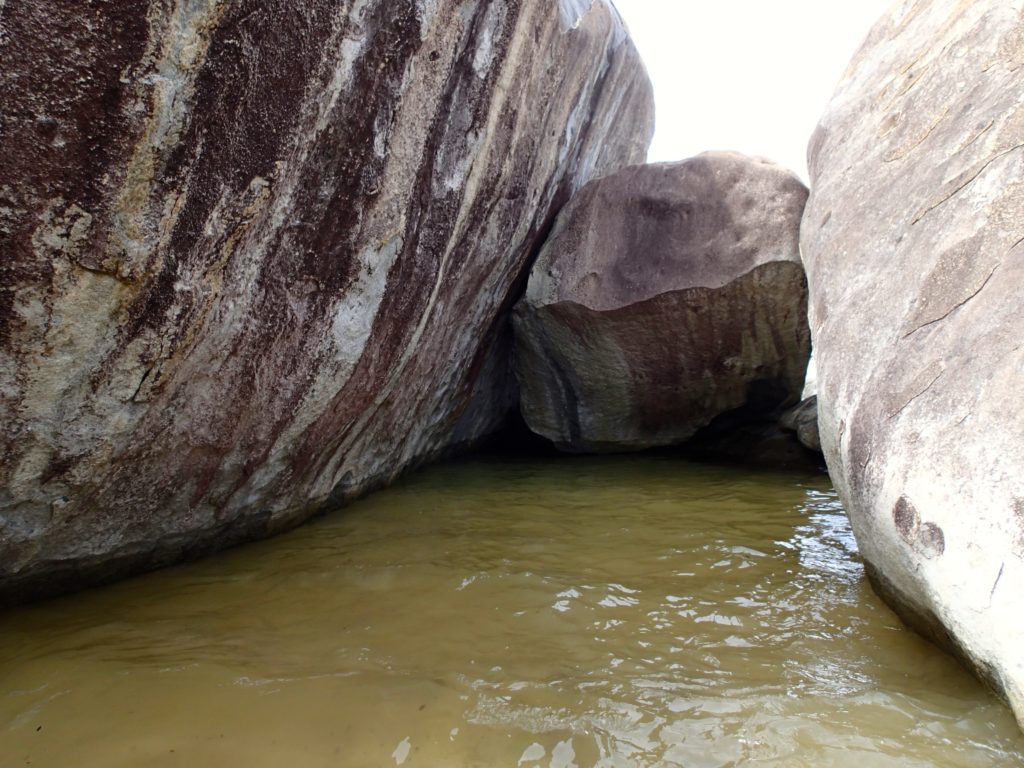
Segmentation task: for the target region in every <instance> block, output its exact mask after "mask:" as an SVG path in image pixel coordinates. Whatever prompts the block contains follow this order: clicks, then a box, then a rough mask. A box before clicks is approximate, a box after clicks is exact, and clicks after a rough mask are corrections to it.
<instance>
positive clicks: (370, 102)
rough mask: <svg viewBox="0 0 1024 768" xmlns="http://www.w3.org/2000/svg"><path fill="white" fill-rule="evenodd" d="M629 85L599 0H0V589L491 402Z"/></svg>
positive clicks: (386, 468)
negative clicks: (570, 208) (528, 289)
mask: <svg viewBox="0 0 1024 768" xmlns="http://www.w3.org/2000/svg"><path fill="white" fill-rule="evenodd" d="M652 113H653V108H652V97H651V91H650V85H649V83H648V81H647V77H646V74H645V72H644V70H643V66H642V64H641V63H640V61H639V59H638V57H637V54H636V51H635V49H634V48H633V46H632V44H631V43H630V42H629V41H628V39H627V38H626V35H625V31H624V29H623V27H622V24H621V21H620V20H619V18H618V16H617V14H616V13H615V12H614V10H613V9H612V8H611V7H610V6H609V5H608V4H607V3H606V2H604V0H596V1H595V2H559V3H551V2H549V1H548V0H504V1H502V0H476V1H473V0H468V1H467V2H455V0H347V1H346V0H287V2H285V1H284V0H281V1H280V2H278V1H275V0H272V1H270V2H263V1H261V2H256V1H255V0H162V1H158V0H121V1H119V2H106V1H104V0H81V2H75V3H53V2H48V1H47V0H20V1H19V2H5V1H4V0H0V120H2V124H0V146H2V153H3V158H2V162H0V273H2V280H0V600H2V601H17V600H24V599H29V598H31V597H34V596H38V595H42V594H48V593H54V592H58V591H62V590H66V589H71V588H76V587H80V586H84V585H86V584H89V583H92V582H95V581H98V580H104V579H109V578H113V577H116V576H118V575H122V574H125V573H129V572H133V571H136V570H141V569H146V568H151V567H156V566H158V565H161V564H164V563H168V562H172V561H174V560H177V559H181V558H183V557H190V556H194V555H196V554H198V553H201V552H203V551H207V550H211V549H216V548H220V547H224V546H227V545H229V544H231V543H234V542H237V541H240V540H245V539H251V538H258V537H261V536H266V535H269V534H272V533H274V532H276V531H280V530H282V529H285V528H288V527H290V526H293V525H295V524H297V523H299V522H301V521H302V520H304V519H306V518H307V517H309V516H310V515H312V514H314V513H315V512H317V511H318V510H320V509H322V508H324V506H325V505H333V504H336V503H340V502H342V501H344V500H345V499H347V498H350V497H352V496H353V495H356V494H359V493H361V492H364V491H365V490H367V489H369V488H371V487H373V486H375V485H378V484H380V483H383V482H387V481H388V480H390V479H392V478H394V477H395V475H396V474H397V473H399V472H400V471H402V470H403V469H405V468H407V467H409V466H411V465H414V464H416V463H418V462H421V461H423V460H425V459H427V458H429V457H432V456H435V455H437V454H439V453H441V452H443V451H445V450H448V449H450V448H451V447H453V446H457V445H460V444H465V443H469V442H472V441H473V440H475V439H477V438H479V437H480V436H482V435H485V434H487V433H489V432H491V431H493V430H494V429H495V428H496V427H497V426H498V425H499V424H500V423H501V420H502V418H503V416H504V414H505V411H506V408H507V406H508V404H509V402H510V400H511V399H512V397H514V392H513V391H512V387H510V386H509V383H508V382H509V381H510V374H509V371H508V370H507V351H508V347H509V335H510V333H509V331H508V328H507V325H508V323H507V317H506V315H507V309H508V307H509V305H510V304H511V302H512V301H513V299H514V296H513V292H514V290H515V288H516V285H517V281H518V282H519V283H520V285H521V282H522V273H523V272H524V271H525V269H526V268H527V267H528V261H529V259H530V257H531V256H532V255H533V254H534V253H536V250H537V249H538V248H539V244H540V242H541V240H542V239H543V237H544V236H545V234H546V231H547V229H548V228H549V227H550V222H551V220H552V218H553V216H554V214H555V212H556V211H557V209H558V208H559V207H560V206H561V205H562V204H563V203H564V201H565V200H567V199H568V197H569V196H570V195H571V193H572V192H573V191H574V190H575V189H576V188H577V187H578V186H580V185H581V184H582V183H583V182H585V181H586V180H588V179H589V178H591V177H594V176H595V175H600V174H602V173H605V172H607V171H609V170H613V169H615V168H617V167H619V166H622V165H625V164H627V163H631V162H638V161H640V160H642V158H643V156H644V153H645V151H646V147H647V144H648V142H649V140H650V136H651V132H652V124H653V114H652Z"/></svg>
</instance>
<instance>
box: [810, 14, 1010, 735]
mask: <svg viewBox="0 0 1024 768" xmlns="http://www.w3.org/2000/svg"><path fill="white" fill-rule="evenodd" d="M1022 74H1024V0H971V2H938V1H932V0H918V2H910V1H909V0H908V1H907V2H904V3H896V4H895V5H894V7H893V9H892V10H891V12H890V13H889V14H888V15H887V16H886V17H885V18H884V19H882V20H881V21H880V22H879V24H878V25H877V26H876V27H875V29H874V30H873V31H872V33H871V34H870V36H869V37H868V39H867V41H866V42H865V44H864V46H863V48H862V49H861V51H860V52H859V53H858V54H857V56H856V57H855V59H854V61H853V63H852V64H851V65H850V67H849V69H848V70H847V73H846V75H845V77H844V78H843V81H842V82H841V83H840V85H839V89H838V91H837V93H836V95H835V97H834V98H833V101H832V103H831V105H830V107H829V109H828V111H827V112H826V114H825V116H824V118H823V120H822V122H821V124H820V126H819V127H818V130H817V133H816V134H815V136H814V138H813V139H812V142H811V148H810V160H811V162H810V167H811V190H812V191H811V197H810V200H809V202H808V205H807V211H806V214H805V216H804V220H803V226H802V236H801V245H802V249H803V254H804V260H805V263H806V265H807V271H808V278H809V281H810V289H811V300H810V316H811V327H812V332H813V335H814V346H815V350H816V354H817V364H818V406H819V412H818V418H819V427H820V430H821V443H822V447H823V449H824V453H825V458H826V461H827V462H828V465H829V469H830V471H831V474H832V478H833V480H834V481H835V483H836V486H837V488H838V490H839V492H840V494H841V496H842V499H843V502H844V504H845V505H846V508H847V510H848V512H849V514H850V519H851V521H852V523H853V528H854V532H855V533H856V536H857V541H858V543H859V546H860V550H861V553H862V555H863V557H864V559H865V561H866V563H867V566H868V573H869V575H870V576H871V578H872V581H873V582H874V585H875V587H876V589H877V590H878V592H879V593H880V594H881V595H882V596H883V597H885V598H886V599H887V600H888V601H889V602H890V603H891V604H892V605H893V607H894V608H895V609H896V610H897V611H898V612H899V613H900V614H901V615H902V616H903V617H904V618H906V619H907V620H908V622H909V623H911V624H913V625H914V626H915V627H917V628H918V629H920V630H921V631H923V632H924V633H925V634H927V635H929V636H930V637H932V638H933V639H935V640H936V641H938V642H939V643H940V644H943V645H945V646H946V647H948V648H951V649H952V650H954V651H955V652H956V653H957V654H958V655H959V656H960V657H961V658H962V659H963V660H965V661H966V662H967V663H968V665H969V666H970V667H972V668H973V669H974V670H975V671H976V672H977V673H978V674H979V675H980V676H981V677H983V678H985V679H986V680H987V681H988V682H990V683H991V684H992V685H993V686H994V687H995V688H996V689H998V690H1001V691H1002V692H1004V693H1005V695H1006V697H1007V698H1008V699H1009V701H1010V703H1011V704H1012V705H1013V708H1014V711H1015V712H1016V715H1017V719H1018V721H1019V722H1022V723H1024V653H1022V649H1024V408H1022V393H1024V311H1022V308H1024V300H1022V299H1024V293H1022V286H1024V247H1022V246H1024V88H1022V87H1021V83H1022V80H1021V78H1022Z"/></svg>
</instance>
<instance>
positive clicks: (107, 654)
mask: <svg viewBox="0 0 1024 768" xmlns="http://www.w3.org/2000/svg"><path fill="white" fill-rule="evenodd" d="M1022 756H1024V738H1022V737H1021V735H1020V733H1019V731H1018V730H1017V727H1016V725H1015V724H1014V722H1013V719H1012V716H1011V715H1010V713H1009V711H1008V709H1007V708H1006V707H1005V706H1003V705H1002V704H1001V703H1000V702H998V701H997V700H996V699H994V698H993V697H992V696H991V695H989V694H988V693H987V692H986V691H985V690H983V689H982V688H981V687H980V686H979V685H978V684H977V683H975V682H974V680H973V679H971V678H970V677H968V676H967V675H966V674H965V673H964V672H962V671H961V670H960V669H959V668H958V667H957V666H956V665H955V664H954V663H953V662H952V661H951V660H950V659H948V658H947V657H946V656H945V655H943V654H942V653H940V652H938V651H937V650H935V649H934V648H932V647H931V646H930V645H928V644H927V643H925V642H924V641H922V640H920V639H919V638H918V637H916V636H915V635H914V634H912V633H911V632H909V631H907V630H905V629H904V628H903V627H902V625H901V624H900V623H899V621H898V620H897V619H896V618H895V617H894V616H893V615H892V614H891V613H890V612H889V610H888V609H887V608H885V607H884V606H883V605H882V604H881V603H880V602H879V601H878V599H877V598H876V597H875V596H874V594H873V593H872V592H871V590H870V588H869V586H868V585H867V582H866V581H865V578H864V575H863V570H862V568H861V565H860V563H859V562H858V560H857V557H856V552H855V544H854V541H853V537H852V535H851V533H850V529H849V526H848V523H847V521H846V519H845V517H844V515H843V513H842V510H841V507H840V506H839V503H838V501H837V500H836V497H835V494H834V493H833V491H832V490H831V488H830V487H829V486H828V484H827V481H825V480H823V479H822V478H818V477H805V476H794V475H778V474H750V473H745V472H741V471H737V470H727V469H720V468H709V467H704V466H697V465H689V464H683V463H680V462H679V461H678V460H673V459H670V458H664V457H657V458H612V459H555V460H544V461H536V462H522V461H511V460H500V459H492V460H474V461H468V462H460V463H454V464H449V465H445V466H441V467H435V468H433V469H430V470H428V471H425V472H422V473H420V474H417V475H415V476H413V477H411V478H409V479H408V480H406V481H405V482H403V483H401V484H399V485H398V486H396V487H394V488H391V489H390V490H386V491H383V492H380V493H378V494H375V495H373V496H371V497H370V498H368V499H366V500H364V501H362V502H359V503H358V504H355V505H353V506H351V507H349V508H348V509H346V510H343V511H341V512H339V513H336V514H334V515H332V516H329V517H327V518H324V519H321V520H319V521H317V522H316V523H314V524H312V525H309V526H307V527H305V528H303V529H300V530H298V531H295V532H293V533H291V534H288V535H286V536H282V537H280V538H277V539H275V540H273V541H269V542H263V543H260V544H256V545H252V546H249V547H244V548H241V549H237V550H234V551H232V552H228V553H226V554H224V555H221V556H219V557H216V558H213V559H210V560H206V561H203V562H200V563H197V564H193V565H189V566H184V567H179V568H175V569H171V570H167V571H163V572H160V573H156V574H152V575H150V576H146V577H143V578H139V579H135V580H132V581H129V582H125V583H122V584H119V585H116V586H114V587H110V588H106V589H102V590H96V591H93V592H90V593H86V594H82V595H77V596H73V597H70V598H66V599H63V600H60V601H54V602H50V603H46V604H43V605H40V606H36V607H33V608H30V609H26V610H21V611H16V612H12V613H8V614H7V615H5V616H2V617H0V765H3V766H8V765H10V766H22V765H35V766H72V765H73V766H77V767H81V768H87V767H88V766H104V768H109V767H111V766H141V765H145V766H189V767H190V768H191V767H193V766H217V767H218V768H220V767H221V766H254V767H257V768H259V767H262V766H289V767H290V768H291V767H295V768H305V767H307V766H334V767H338V766H341V767H344V768H347V767H349V766H388V765H396V764H397V765H406V766H430V767H432V768H436V767H438V766H519V765H522V766H544V767H545V768H548V767H551V768H566V767H567V766H571V765H578V766H581V768H582V767H583V766H594V765H601V766H686V767H687V768H711V767H712V766H742V765H758V766H761V765H765V766H787V767H790V766H814V767H815V768H818V767H821V766H855V767H856V768H869V767H870V768H879V767H885V766H899V767H900V768H912V767H914V766H942V767H943V768H946V767H947V766H949V767H953V766H1013V765H1019V764H1022V763H1024V760H1022Z"/></svg>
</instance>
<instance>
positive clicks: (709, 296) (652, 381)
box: [515, 153, 810, 451]
mask: <svg viewBox="0 0 1024 768" xmlns="http://www.w3.org/2000/svg"><path fill="white" fill-rule="evenodd" d="M806 195H807V190H806V189H805V187H804V186H803V184H801V182H800V181H799V179H797V178H796V176H794V175H793V174H791V173H789V172H787V171H785V170H783V169H782V168H780V167H778V166H776V165H774V164H772V163H768V162H767V161H762V160H755V159H751V158H746V157H743V156H741V155H735V154H728V153H709V154H705V155H700V156H698V157H696V158H693V159H690V160H687V161H685V162H682V163H671V164H663V165H650V166H638V167H633V168H627V169H625V170H623V171H620V172H618V173H616V174H614V175H612V176H608V177H606V178H604V179H600V180H598V181H595V182H592V183H590V184H588V185H587V186H586V187H584V188H583V189H582V190H581V191H580V192H579V193H578V194H577V196H576V197H575V198H574V199H573V201H572V202H571V203H570V204H569V206H567V208H566V210H564V211H563V212H562V214H561V215H560V216H559V218H558V222H557V224H556V227H555V231H554V233H553V234H552V238H551V240H550V241H549V242H548V243H547V244H546V245H545V247H544V250H543V251H542V252H541V255H540V258H539V259H538V261H537V263H536V264H535V265H534V267H533V270H532V272H531V274H530V282H529V286H528V288H527V292H526V296H525V297H524V298H523V300H522V301H520V302H519V304H518V305H517V306H516V310H515V327H516V358H517V362H516V372H517V374H518V377H519V382H520V388H521V393H522V395H521V408H522V412H523V415H524V417H525V419H526V422H527V424H529V426H530V427H531V429H533V430H534V431H535V432H536V433H537V434H539V435H542V436H544V437H546V438H548V439H549V440H551V441H552V442H553V443H555V444H556V445H557V446H558V447H560V448H562V449H565V450H570V451H617V450H634V449H641V448H648V447H652V446H661V445H669V444H672V443H678V442H681V441H683V440H685V439H686V438H688V437H690V436H691V435H693V434H694V433H695V432H696V431H697V430H698V429H700V428H701V427H703V426H705V425H706V424H708V423H709V422H711V420H712V419H714V418H715V417H716V416H719V415H720V414H722V413H725V412H728V411H730V410H733V409H736V408H740V407H743V406H747V407H750V408H751V415H752V416H756V415H758V414H763V413H765V412H771V411H773V410H774V409H776V408H778V407H779V406H780V405H782V404H784V403H792V402H795V401H796V398H797V397H798V396H799V393H800V391H801V388H802V387H803V382H804V372H805V369H806V366H807V359H808V356H809V352H810V348H809V344H810V341H809V338H810V335H809V332H808V329H807V321H806V283H805V280H804V274H803V268H802V266H801V264H800V260H799V251H798V248H797V237H798V234H797V229H798V225H799V220H800V214H801V212H802V210H803V205H804V201H805V200H806Z"/></svg>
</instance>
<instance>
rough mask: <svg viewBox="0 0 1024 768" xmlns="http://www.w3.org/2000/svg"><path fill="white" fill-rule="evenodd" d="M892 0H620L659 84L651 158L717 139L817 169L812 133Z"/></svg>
mask: <svg viewBox="0 0 1024 768" xmlns="http://www.w3.org/2000/svg"><path fill="white" fill-rule="evenodd" d="M890 2H891V0H614V3H615V6H616V7H617V8H618V9H619V12H620V13H621V14H622V17H623V18H624V19H625V20H626V23H627V24H628V25H629V29H630V33H631V35H632V37H633V40H634V42H635V43H636V46H637V48H639V50H640V55H641V56H642V57H643V59H644V63H645V64H646V65H647V71H648V73H649V74H650V76H651V82H652V83H653V84H654V97H655V102H656V111H657V115H658V116H657V129H656V132H655V135H654V143H653V144H652V145H651V151H650V156H649V158H648V159H649V160H650V161H651V162H659V161H663V160H681V159H683V158H686V157H690V156H692V155H696V154H698V153H700V152H703V151H705V150H709V149H732V150H736V151H739V152H744V153H746V154H750V155H761V156H764V157H767V158H770V159H772V160H774V161H776V162H778V163H781V164H782V165H785V166H787V167H788V168H791V169H792V170H794V171H796V172H797V173H798V174H800V176H801V177H803V178H804V179H805V180H806V178H807V170H806V160H805V152H806V148H807V142H808V140H809V139H810V137H811V133H812V132H813V131H814V128H815V126H816V125H817V124H818V118H819V117H820V116H821V114H822V112H823V111H824V109H825V106H826V105H827V104H828V101H829V99H830V98H831V96H832V92H833V90H835V86H836V84H837V83H838V82H839V78H840V76H841V75H842V73H843V71H844V70H845V69H846V65H847V64H848V63H849V62H850V59H851V58H852V57H853V54H854V52H855V51H856V50H857V48H858V47H859V46H860V43H861V42H862V41H863V40H864V38H865V37H866V36H867V33H868V32H869V31H870V29H871V27H872V26H873V25H874V23H875V21H876V20H878V19H879V18H880V17H881V16H882V14H883V13H884V12H885V10H886V8H887V7H888V6H889V4H890Z"/></svg>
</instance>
